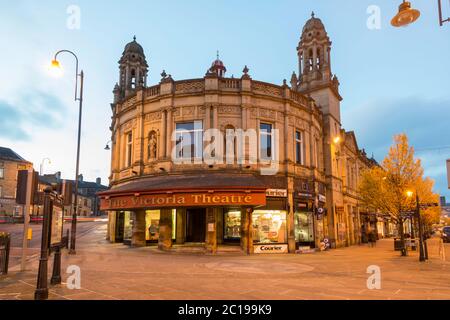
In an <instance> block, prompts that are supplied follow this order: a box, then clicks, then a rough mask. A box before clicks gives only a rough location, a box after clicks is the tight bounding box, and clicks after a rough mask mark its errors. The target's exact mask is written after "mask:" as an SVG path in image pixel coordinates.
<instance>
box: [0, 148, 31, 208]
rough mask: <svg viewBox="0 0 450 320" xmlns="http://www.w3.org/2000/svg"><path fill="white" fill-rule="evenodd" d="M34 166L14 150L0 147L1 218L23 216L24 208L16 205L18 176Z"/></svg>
mask: <svg viewBox="0 0 450 320" xmlns="http://www.w3.org/2000/svg"><path fill="white" fill-rule="evenodd" d="M32 168H33V164H32V163H31V162H29V161H27V160H25V159H24V158H22V157H21V156H20V155H18V154H17V153H16V152H14V151H13V150H12V149H9V148H4V147H0V216H21V215H23V206H21V205H17V204H16V191H17V176H18V172H19V171H20V170H29V169H32Z"/></svg>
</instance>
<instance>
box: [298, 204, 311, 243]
mask: <svg viewBox="0 0 450 320" xmlns="http://www.w3.org/2000/svg"><path fill="white" fill-rule="evenodd" d="M294 222H295V229H294V230H295V241H296V243H297V247H308V246H309V247H311V248H314V247H315V237H314V229H315V221H314V212H313V208H312V206H311V203H308V202H298V203H297V210H296V212H295V217H294Z"/></svg>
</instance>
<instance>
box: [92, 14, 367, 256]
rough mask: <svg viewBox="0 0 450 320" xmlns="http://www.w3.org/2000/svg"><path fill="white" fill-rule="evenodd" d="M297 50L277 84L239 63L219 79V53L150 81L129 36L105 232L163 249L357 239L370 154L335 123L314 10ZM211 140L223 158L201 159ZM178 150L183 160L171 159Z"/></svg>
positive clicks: (296, 245)
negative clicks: (197, 66) (292, 68)
mask: <svg viewBox="0 0 450 320" xmlns="http://www.w3.org/2000/svg"><path fill="white" fill-rule="evenodd" d="M297 55H298V59H299V72H298V75H297V74H296V73H295V72H294V73H293V75H292V77H291V80H290V82H289V83H288V82H287V81H286V80H285V81H284V82H283V84H281V85H275V84H270V83H265V82H261V81H257V80H254V79H252V77H251V75H250V70H249V69H248V68H247V66H245V68H244V70H243V74H242V76H241V77H240V78H233V77H232V78H227V77H226V76H225V73H226V67H225V65H224V63H223V62H222V61H221V60H220V59H219V58H218V59H217V60H216V61H214V62H213V64H212V66H211V68H210V69H208V71H207V73H206V75H205V76H204V77H203V78H198V79H190V80H181V81H176V80H174V79H173V78H172V76H171V75H168V74H166V72H164V71H163V73H162V74H161V77H162V79H161V81H160V82H159V84H157V85H154V86H150V87H147V85H146V81H147V73H148V67H149V65H148V63H147V61H146V56H145V54H144V50H143V48H142V46H141V45H139V44H138V43H137V42H136V39H134V41H133V42H131V43H129V44H127V45H126V47H125V50H124V53H123V56H122V58H121V59H120V61H119V64H120V81H119V83H118V84H116V86H115V88H114V102H113V103H112V104H111V108H112V113H113V117H112V124H111V128H110V129H111V131H112V156H111V168H112V169H111V176H110V190H109V191H107V192H104V193H101V194H100V197H101V207H102V209H103V210H107V211H109V232H108V238H109V239H110V240H111V241H113V242H122V241H123V242H127V243H130V244H131V245H133V246H143V245H147V244H150V243H155V244H158V245H159V247H160V248H161V249H163V250H169V249H170V248H172V246H173V245H174V244H179V245H183V244H186V243H191V244H192V243H201V245H203V246H204V247H205V249H206V250H208V251H211V252H215V251H216V250H217V248H218V247H219V248H220V246H221V245H223V244H229V245H233V244H235V245H236V246H240V248H241V249H242V250H243V251H244V252H247V253H253V252H255V253H271V252H280V253H282V252H283V253H284V252H286V253H287V252H291V253H292V252H295V251H296V250H299V249H302V248H305V247H312V248H319V247H320V246H321V244H323V242H324V240H325V242H327V243H329V244H330V246H331V247H339V246H348V245H353V244H358V243H360V241H361V235H360V232H361V224H362V222H361V220H360V215H359V213H360V210H361V208H360V203H359V201H358V194H357V184H358V176H359V173H360V172H361V170H363V169H364V168H367V167H368V166H370V165H371V163H372V160H370V159H368V158H367V156H366V154H365V152H364V151H362V150H360V149H359V147H358V145H357V142H356V138H355V135H354V133H353V132H346V131H345V130H344V129H343V128H342V123H341V113H340V102H341V100H342V97H341V96H340V94H339V81H338V79H337V77H336V75H333V74H332V72H331V65H332V64H331V41H330V39H329V37H328V35H327V32H326V30H325V27H324V25H323V23H322V22H321V20H320V19H318V18H316V17H315V16H314V15H313V16H312V17H311V19H310V20H308V22H307V23H306V25H305V26H304V28H303V31H302V35H301V39H300V42H299V45H298V48H297ZM209 129H217V130H218V131H219V132H220V133H222V136H220V139H224V140H225V141H224V142H223V144H220V143H218V140H220V139H217V137H215V138H212V139H208V137H207V136H208V133H207V132H208V130H209ZM241 130H242V131H241ZM238 132H245V133H248V132H252V133H254V136H253V138H254V139H253V140H252V138H251V137H246V139H241V140H239V138H240V137H241V136H239V134H238ZM228 135H230V136H228ZM249 135H250V136H251V134H249ZM186 136H187V137H190V138H191V140H189V139H185V137H186ZM222 137H224V138H222ZM230 137H231V138H230ZM186 140H189V142H186ZM213 142H214V143H213ZM211 145H214V146H215V147H216V148H217V149H220V148H222V150H225V151H226V152H227V155H228V151H230V150H232V152H231V156H228V157H227V156H226V155H222V154H221V155H220V157H219V158H223V161H222V162H221V161H215V162H208V161H205V158H204V156H205V155H204V154H203V153H202V152H203V150H205V149H207V150H209V151H211V149H208V146H211ZM186 148H187V149H186ZM186 150H190V151H192V152H191V153H189V160H192V162H191V163H185V162H183V161H179V159H178V157H181V158H182V159H184V160H185V157H184V152H186ZM210 154H211V155H213V156H216V149H214V151H212V152H211V153H210ZM236 155H244V157H243V158H242V159H241V158H239V159H238V157H237V156H236ZM216 160H217V157H216ZM251 160H253V161H251ZM269 168H270V169H274V170H268V169H269ZM268 171H270V173H268Z"/></svg>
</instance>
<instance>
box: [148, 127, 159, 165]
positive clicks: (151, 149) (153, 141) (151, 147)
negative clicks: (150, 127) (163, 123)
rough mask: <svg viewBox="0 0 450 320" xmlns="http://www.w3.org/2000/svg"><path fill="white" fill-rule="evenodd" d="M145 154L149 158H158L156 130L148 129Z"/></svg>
mask: <svg viewBox="0 0 450 320" xmlns="http://www.w3.org/2000/svg"><path fill="white" fill-rule="evenodd" d="M147 154H148V159H149V160H155V159H157V158H158V135H157V134H156V131H150V133H149V134H148V145H147Z"/></svg>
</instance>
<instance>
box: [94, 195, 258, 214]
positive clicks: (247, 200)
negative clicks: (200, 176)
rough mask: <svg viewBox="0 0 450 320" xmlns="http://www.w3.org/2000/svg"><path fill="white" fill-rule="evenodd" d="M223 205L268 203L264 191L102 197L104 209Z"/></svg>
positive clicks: (102, 207)
mask: <svg viewBox="0 0 450 320" xmlns="http://www.w3.org/2000/svg"><path fill="white" fill-rule="evenodd" d="M223 205H238V206H259V205H262V206H264V205H266V197H265V194H262V193H233V192H214V193H190V194H186V193H178V194H147V195H139V194H137V195H134V196H118V197H113V198H105V199H101V209H102V210H114V209H133V208H151V207H154V208H157V207H188V206H223Z"/></svg>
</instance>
